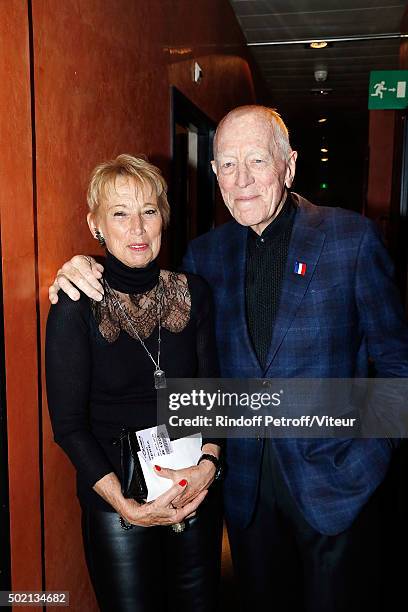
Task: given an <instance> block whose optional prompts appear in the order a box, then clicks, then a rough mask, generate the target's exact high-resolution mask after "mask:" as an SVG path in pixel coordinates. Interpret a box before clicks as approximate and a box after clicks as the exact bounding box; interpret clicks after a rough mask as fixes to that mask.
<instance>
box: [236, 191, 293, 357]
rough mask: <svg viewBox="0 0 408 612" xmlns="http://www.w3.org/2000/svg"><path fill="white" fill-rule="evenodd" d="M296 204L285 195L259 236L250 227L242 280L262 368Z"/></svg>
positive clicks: (255, 347) (271, 329) (267, 347)
mask: <svg viewBox="0 0 408 612" xmlns="http://www.w3.org/2000/svg"><path fill="white" fill-rule="evenodd" d="M295 214H296V207H295V205H294V204H293V202H292V199H291V197H290V194H288V196H287V199H286V202H285V204H284V206H283V208H282V210H281V212H280V213H279V215H278V216H277V217H276V219H274V220H273V221H272V222H271V223H270V224H269V225H268V226H267V227H266V228H265V229H264V231H263V232H262V234H261V235H260V236H259V235H258V234H257V233H256V232H255V231H254V230H253V229H251V228H249V231H248V241H247V263H246V279H245V300H246V315H247V323H248V329H249V334H250V337H251V340H252V344H253V346H254V349H255V352H256V355H257V357H258V361H259V363H260V364H261V366H262V367H265V365H266V360H267V356H268V350H269V347H270V344H271V340H272V333H273V326H274V323H275V318H276V313H277V311H278V307H279V300H280V294H281V289H282V281H283V277H284V273H285V267H286V261H287V258H288V250H289V242H290V236H291V233H292V227H293V221H294V218H295Z"/></svg>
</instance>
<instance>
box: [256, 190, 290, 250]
mask: <svg viewBox="0 0 408 612" xmlns="http://www.w3.org/2000/svg"><path fill="white" fill-rule="evenodd" d="M295 212H296V207H295V204H294V203H293V200H292V198H291V195H290V193H289V192H288V193H287V196H286V200H285V203H284V205H283V206H282V210H281V211H280V213H279V215H278V216H277V217H276V219H274V220H273V221H271V222H270V223H269V225H267V226H266V227H265V229H264V231H263V232H262V234H261V235H258V234H257V233H256V232H255V231H254V230H253V229H252V228H251V227H250V228H249V232H248V246H249V248H251V247H252V246H257V247H258V248H259V247H263V246H266V245H267V244H270V243H271V242H273V241H274V240H275V238H277V237H278V236H279V235H281V234H282V233H283V232H284V231H285V229H286V228H287V227H288V225H289V224H290V223H291V222H292V221H293V217H294V215H295Z"/></svg>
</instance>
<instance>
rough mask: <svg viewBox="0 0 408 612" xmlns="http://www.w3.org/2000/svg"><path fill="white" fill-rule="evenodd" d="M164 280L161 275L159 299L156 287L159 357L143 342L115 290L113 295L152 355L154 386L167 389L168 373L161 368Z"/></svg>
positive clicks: (147, 351)
mask: <svg viewBox="0 0 408 612" xmlns="http://www.w3.org/2000/svg"><path fill="white" fill-rule="evenodd" d="M162 282H163V281H162V279H161V277H160V278H159V282H158V285H157V287H158V289H159V290H160V294H159V299H157V293H158V289H156V312H157V320H158V328H159V331H158V338H157V359H154V357H153V355H152V354H151V352H150V351H149V349H148V348H147V346H146V345H145V343H144V342H143V340H142V338H141V337H140V335H139V332H138V331H137V329H136V328H135V326H134V325H133V322H132V320H131V319H130V317H129V315H128V313H127V312H126V310H125V309H124V308H123V306H122V304H121V302H120V301H119V299H118V298H117V297H116V295H115V294H114V293H113V292H111V297H113V299H114V302H115V305H116V306H118V307H119V308H120V310H121V311H122V312H123V314H124V315H125V318H126V320H127V322H128V323H129V325H130V327H131V328H132V330H133V332H134V334H135V336H136V338H137V339H138V340H139V342H140V344H141V345H142V346H143V348H144V350H145V351H146V353H147V354H148V356H149V357H150V359H151V361H152V362H153V365H154V368H155V370H154V374H153V378H154V388H155V389H165V388H166V387H167V382H166V374H165V373H164V371H163V370H162V369H161V368H160V352H161V312H162V297H163V293H164V289H163V286H162Z"/></svg>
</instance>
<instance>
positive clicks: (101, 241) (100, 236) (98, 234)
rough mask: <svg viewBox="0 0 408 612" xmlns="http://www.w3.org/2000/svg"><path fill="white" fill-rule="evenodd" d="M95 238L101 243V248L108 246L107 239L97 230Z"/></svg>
mask: <svg viewBox="0 0 408 612" xmlns="http://www.w3.org/2000/svg"><path fill="white" fill-rule="evenodd" d="M95 238H96V240H97V241H98V242H99V245H100V246H101V247H104V246H106V242H105V238H104V237H103V236H102V234H101V232H100V231H99V230H98V229H96V228H95Z"/></svg>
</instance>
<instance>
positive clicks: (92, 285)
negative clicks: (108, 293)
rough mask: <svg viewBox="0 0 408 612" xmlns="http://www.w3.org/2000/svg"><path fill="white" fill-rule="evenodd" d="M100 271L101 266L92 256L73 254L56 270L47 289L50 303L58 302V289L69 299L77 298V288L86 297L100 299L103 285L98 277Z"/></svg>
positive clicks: (78, 294) (100, 274)
mask: <svg viewBox="0 0 408 612" xmlns="http://www.w3.org/2000/svg"><path fill="white" fill-rule="evenodd" d="M102 272H103V266H102V265H101V264H99V263H97V262H96V261H95V260H94V259H93V258H92V257H87V256H85V255H75V257H73V258H72V259H70V260H69V261H67V262H66V263H64V265H63V266H62V268H60V269H59V270H58V272H57V276H56V278H55V281H54V282H53V284H52V285H51V287H49V289H48V297H49V299H50V302H51V304H56V303H57V302H58V291H59V290H60V289H62V291H64V292H65V293H66V294H67V295H68V296H69V297H70V298H71V300H79V298H80V293H79V291H78V289H81V291H83V292H84V293H85V294H86V295H87V296H88V297H90V298H92V299H93V300H97V301H100V300H101V299H102V296H103V287H102V285H101V284H100V282H99V280H98V279H100V278H101V276H102ZM76 287H78V289H76Z"/></svg>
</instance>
